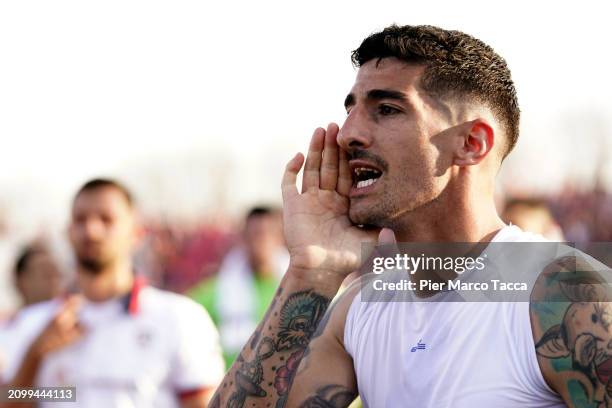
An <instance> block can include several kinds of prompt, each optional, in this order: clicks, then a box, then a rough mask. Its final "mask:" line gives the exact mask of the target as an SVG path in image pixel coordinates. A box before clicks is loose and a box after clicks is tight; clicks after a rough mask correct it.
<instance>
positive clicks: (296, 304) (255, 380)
mask: <svg viewBox="0 0 612 408" xmlns="http://www.w3.org/2000/svg"><path fill="white" fill-rule="evenodd" d="M281 293H282V290H281V289H279V291H278V292H277V294H276V297H275V299H274V301H273V303H272V306H271V307H270V308H269V311H268V313H267V316H268V318H269V317H270V312H271V311H272V310H273V309H274V306H275V305H276V303H280V301H281V300H282V298H281ZM277 301H278V302H277ZM329 302H330V300H329V299H328V298H326V297H324V296H321V295H319V294H317V293H315V292H314V291H312V290H306V291H300V292H296V293H293V294H291V295H289V296H288V297H287V298H286V300H285V301H284V303H282V307H281V310H280V312H275V313H274V316H276V315H277V313H278V320H279V323H278V329H277V330H276V331H275V330H273V329H272V326H268V327H267V331H268V332H269V333H268V336H266V337H263V338H262V332H264V331H265V329H266V327H265V325H266V324H268V322H267V320H268V319H267V318H264V320H263V321H262V323H261V324H260V326H259V327H258V328H257V330H256V331H255V333H254V334H253V337H252V339H251V341H250V348H251V350H254V351H255V357H254V358H252V359H251V360H248V361H247V360H246V359H245V358H244V350H243V353H241V355H240V357H239V358H238V360H237V364H239V368H238V370H237V371H236V372H235V374H234V385H235V391H234V392H233V394H232V395H231V396H230V398H229V400H228V403H227V407H228V408H240V407H244V406H245V402H246V399H247V398H248V397H253V398H262V397H266V396H267V395H268V391H266V389H265V385H262V383H263V382H264V380H265V377H266V374H265V371H266V369H265V368H264V364H263V362H264V360H267V359H270V358H271V357H273V356H276V357H277V358H278V359H279V360H280V361H281V362H282V361H283V360H284V359H285V356H287V355H288V357H287V360H286V362H285V363H284V365H283V366H281V367H280V368H278V370H277V369H276V367H275V366H273V367H272V372H273V373H275V374H273V375H275V378H274V382H273V383H272V382H269V383H268V384H267V386H268V388H269V387H270V386H272V385H274V388H275V389H276V392H277V394H278V396H279V399H278V400H277V402H276V408H282V407H284V406H285V404H286V401H287V398H288V395H289V389H290V387H291V383H292V382H293V378H294V377H295V371H296V369H297V366H298V365H299V363H300V360H301V359H302V357H303V355H304V351H305V349H306V347H307V346H308V343H309V342H310V340H311V338H312V336H313V334H314V333H315V330H316V328H317V326H318V324H319V322H320V321H321V319H322V318H323V316H324V314H325V310H326V309H327V306H328V305H329ZM230 385H231V384H230Z"/></svg>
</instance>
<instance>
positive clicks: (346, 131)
mask: <svg viewBox="0 0 612 408" xmlns="http://www.w3.org/2000/svg"><path fill="white" fill-rule="evenodd" d="M337 140H338V144H339V145H340V147H342V148H343V149H344V150H346V151H348V152H350V151H351V150H353V149H358V148H361V149H365V148H368V147H370V146H371V145H372V137H371V126H370V120H369V118H368V114H367V112H366V111H365V109H363V108H362V107H360V106H357V105H356V106H354V107H353V108H352V109H351V111H350V113H349V114H348V116H347V117H346V120H345V121H344V124H343V125H342V128H341V129H340V132H339V133H338V139H337Z"/></svg>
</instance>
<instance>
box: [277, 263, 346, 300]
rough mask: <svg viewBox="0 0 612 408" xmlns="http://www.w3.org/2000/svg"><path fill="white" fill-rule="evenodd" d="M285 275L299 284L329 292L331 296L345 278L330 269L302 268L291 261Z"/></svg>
mask: <svg viewBox="0 0 612 408" xmlns="http://www.w3.org/2000/svg"><path fill="white" fill-rule="evenodd" d="M286 276H287V277H289V278H292V279H295V280H297V281H299V283H300V286H304V287H308V288H311V289H314V290H315V291H317V292H320V293H322V294H331V297H333V296H334V295H335V294H336V292H337V291H338V289H339V288H340V286H341V285H342V282H343V281H344V278H345V277H344V276H342V275H340V274H338V272H335V271H332V270H328V269H324V268H304V267H300V266H297V265H294V264H292V263H291V262H290V263H289V269H288V270H287V274H286Z"/></svg>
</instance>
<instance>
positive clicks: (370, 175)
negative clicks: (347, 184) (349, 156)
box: [351, 162, 382, 189]
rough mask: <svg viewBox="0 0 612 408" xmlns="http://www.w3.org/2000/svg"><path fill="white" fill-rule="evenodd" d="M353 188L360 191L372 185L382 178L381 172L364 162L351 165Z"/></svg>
mask: <svg viewBox="0 0 612 408" xmlns="http://www.w3.org/2000/svg"><path fill="white" fill-rule="evenodd" d="M351 173H352V175H353V187H354V188H357V189H360V188H365V187H369V186H371V185H373V184H374V183H376V182H377V181H378V179H379V178H380V177H381V176H382V171H381V170H379V169H378V168H376V167H374V166H373V165H371V164H369V163H365V162H354V163H351Z"/></svg>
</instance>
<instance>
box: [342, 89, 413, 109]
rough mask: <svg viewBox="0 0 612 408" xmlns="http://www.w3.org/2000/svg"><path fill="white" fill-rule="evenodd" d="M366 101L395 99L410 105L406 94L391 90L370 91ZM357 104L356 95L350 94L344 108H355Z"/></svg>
mask: <svg viewBox="0 0 612 408" xmlns="http://www.w3.org/2000/svg"><path fill="white" fill-rule="evenodd" d="M366 99H369V100H372V101H377V100H381V99H394V100H396V101H400V102H404V103H408V98H407V97H406V94H404V93H403V92H399V91H393V90H390V89H372V90H371V91H368V93H367V95H366ZM354 104H355V95H353V94H348V95H346V98H345V99H344V107H345V108H348V107H349V106H353V105H354Z"/></svg>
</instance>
